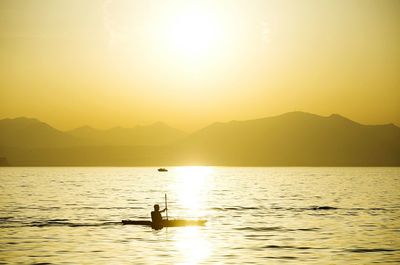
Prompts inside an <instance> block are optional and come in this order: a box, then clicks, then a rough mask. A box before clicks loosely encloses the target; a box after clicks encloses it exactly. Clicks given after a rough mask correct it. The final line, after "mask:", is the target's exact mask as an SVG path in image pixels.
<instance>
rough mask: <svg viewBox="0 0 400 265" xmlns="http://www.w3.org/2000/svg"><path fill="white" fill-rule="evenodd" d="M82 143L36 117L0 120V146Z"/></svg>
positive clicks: (42, 145)
mask: <svg viewBox="0 0 400 265" xmlns="http://www.w3.org/2000/svg"><path fill="white" fill-rule="evenodd" d="M82 144H84V142H83V141H81V140H79V139H77V138H75V137H73V136H71V135H68V134H66V133H64V132H61V131H59V130H57V129H54V128H53V127H51V126H49V125H48V124H46V123H44V122H41V121H39V120H37V119H31V118H25V117H20V118H16V119H3V120H0V146H6V147H19V148H39V147H40V148H46V147H50V148H54V147H71V146H76V145H82ZM0 150H1V149H0Z"/></svg>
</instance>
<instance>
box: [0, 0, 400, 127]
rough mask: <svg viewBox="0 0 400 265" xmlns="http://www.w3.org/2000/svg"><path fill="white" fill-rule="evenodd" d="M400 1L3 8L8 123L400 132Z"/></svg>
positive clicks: (2, 103)
mask: <svg viewBox="0 0 400 265" xmlns="http://www.w3.org/2000/svg"><path fill="white" fill-rule="evenodd" d="M399 25H400V1H396V0H391V1H390V0H379V1H377V0H346V1H334V0H332V1H328V0H275V1H268V0H251V1H249V0H246V1H244V0H241V1H238V0H220V1H216V0H213V1H207V0H202V1H189V0H181V1H178V0H159V1H154V0H146V1H144V0H143V1H134V0H108V1H100V0H85V1H82V0H64V1H62V0H30V1H28V0H23V1H22V0H9V1H8V0H2V1H0V76H1V77H0V118H6V117H17V116H28V117H35V118H39V119H41V120H43V121H45V122H48V123H49V124H51V125H53V126H55V127H56V128H60V129H72V128H75V127H78V126H81V125H91V126H94V127H97V128H108V127H112V126H116V125H121V126H134V125H137V124H150V123H153V122H156V121H164V122H166V123H168V124H170V125H172V126H174V127H177V128H181V129H183V130H186V131H191V130H194V129H198V128H200V127H202V126H205V125H207V124H209V123H211V122H214V121H228V120H232V119H235V120H244V119H253V118H260V117H265V116H271V115H276V114H281V113H284V112H288V111H294V110H301V111H306V112H312V113H315V114H321V115H329V114H331V113H339V114H341V115H344V116H346V117H349V118H351V119H353V120H356V121H359V122H362V123H367V124H376V123H390V122H394V123H396V124H397V125H400V26H399Z"/></svg>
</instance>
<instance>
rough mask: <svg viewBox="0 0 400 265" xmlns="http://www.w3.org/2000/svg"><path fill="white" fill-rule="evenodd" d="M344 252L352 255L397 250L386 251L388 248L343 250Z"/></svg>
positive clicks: (389, 250)
mask: <svg viewBox="0 0 400 265" xmlns="http://www.w3.org/2000/svg"><path fill="white" fill-rule="evenodd" d="M345 251H346V252H353V253H369V252H394V251H398V250H397V249H388V248H351V249H345Z"/></svg>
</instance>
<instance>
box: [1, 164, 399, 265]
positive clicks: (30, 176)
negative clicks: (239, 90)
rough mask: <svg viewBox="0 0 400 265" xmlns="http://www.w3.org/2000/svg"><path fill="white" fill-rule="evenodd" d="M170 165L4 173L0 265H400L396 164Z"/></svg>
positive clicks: (10, 170)
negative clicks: (178, 223) (159, 220)
mask: <svg viewBox="0 0 400 265" xmlns="http://www.w3.org/2000/svg"><path fill="white" fill-rule="evenodd" d="M167 169H168V172H158V171H157V168H155V167H143V168H141V167H4V168H0V264H37V265H39V264H42V265H44V264H96V265H98V264H400V168H398V167H397V168H396V167H393V168H385V167H375V168H366V167H355V168H351V167H332V168H328V167H282V168H273V167H167ZM165 203H167V205H168V211H167V212H164V213H163V216H164V218H166V213H167V214H168V218H169V219H206V220H207V223H206V225H205V226H203V227H169V228H163V229H161V230H153V229H151V227H147V226H140V225H123V224H122V223H121V220H124V219H130V220H149V219H150V212H151V211H152V209H153V205H154V204H159V205H160V207H161V209H163V208H164V207H165Z"/></svg>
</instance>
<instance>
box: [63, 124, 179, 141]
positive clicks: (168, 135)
mask: <svg viewBox="0 0 400 265" xmlns="http://www.w3.org/2000/svg"><path fill="white" fill-rule="evenodd" d="M67 133H68V134H70V135H72V136H74V137H77V138H80V139H85V140H87V141H90V142H92V143H93V144H97V145H111V146H136V145H149V146H157V145H166V144H170V143H173V142H175V141H177V140H179V139H182V138H183V137H184V136H185V135H186V134H185V133H184V132H182V131H180V130H177V129H174V128H172V127H169V126H168V125H166V124H164V123H162V122H156V123H154V124H151V125H149V126H136V127H133V128H122V127H114V128H111V129H108V130H98V129H94V128H91V127H89V126H83V127H80V128H77V129H74V130H71V131H68V132H67Z"/></svg>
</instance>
